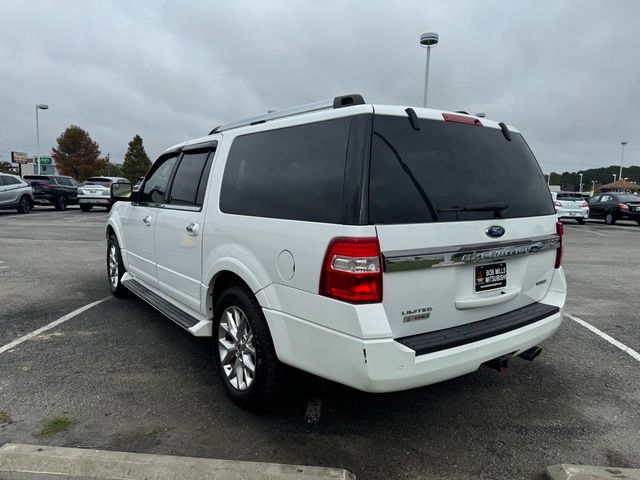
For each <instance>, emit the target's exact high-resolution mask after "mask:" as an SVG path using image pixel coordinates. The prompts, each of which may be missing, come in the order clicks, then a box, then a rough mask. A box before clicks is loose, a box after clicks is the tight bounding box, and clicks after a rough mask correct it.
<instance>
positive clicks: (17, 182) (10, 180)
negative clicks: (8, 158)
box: [0, 177, 20, 185]
mask: <svg viewBox="0 0 640 480" xmlns="http://www.w3.org/2000/svg"><path fill="white" fill-rule="evenodd" d="M3 178H4V184H5V185H20V180H18V179H17V178H13V177H3ZM0 185H1V184H0Z"/></svg>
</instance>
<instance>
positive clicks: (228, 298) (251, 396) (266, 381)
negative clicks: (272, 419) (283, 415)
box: [212, 286, 286, 411]
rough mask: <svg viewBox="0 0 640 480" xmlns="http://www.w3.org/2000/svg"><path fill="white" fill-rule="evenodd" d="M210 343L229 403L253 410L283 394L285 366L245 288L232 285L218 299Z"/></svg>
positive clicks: (255, 301) (250, 293)
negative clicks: (277, 354) (231, 401)
mask: <svg viewBox="0 0 640 480" xmlns="http://www.w3.org/2000/svg"><path fill="white" fill-rule="evenodd" d="M212 344H213V345H212V346H213V356H214V359H215V362H216V368H217V370H218V375H219V377H220V380H221V382H222V384H223V385H224V389H225V391H226V392H227V395H228V396H229V397H230V398H231V400H233V402H235V403H237V404H238V405H240V406H242V407H244V408H246V409H248V410H253V411H256V410H264V409H268V408H269V407H272V406H273V405H274V403H275V402H276V400H278V398H279V397H280V395H281V393H282V391H283V387H284V383H285V382H284V380H285V375H286V370H285V369H286V367H285V366H284V365H283V364H281V363H280V361H279V360H278V357H277V356H276V351H275V348H274V346H273V340H272V338H271V332H269V327H268V325H267V321H266V319H265V317H264V313H263V312H262V307H260V304H259V303H258V301H257V300H256V298H255V296H254V295H253V293H252V292H251V290H249V289H248V288H247V287H244V286H233V287H230V288H228V289H227V290H225V291H224V292H223V293H222V295H221V296H220V299H219V300H218V303H217V305H216V307H215V312H214V315H213V338H212ZM238 353H239V355H238Z"/></svg>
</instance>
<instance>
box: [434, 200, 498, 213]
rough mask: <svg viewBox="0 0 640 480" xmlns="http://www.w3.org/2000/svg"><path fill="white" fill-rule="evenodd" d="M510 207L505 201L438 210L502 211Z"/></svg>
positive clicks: (439, 210) (440, 210)
mask: <svg viewBox="0 0 640 480" xmlns="http://www.w3.org/2000/svg"><path fill="white" fill-rule="evenodd" d="M507 208H509V205H507V204H506V203H504V202H496V203H483V204H479V205H466V206H464V207H452V208H440V209H438V212H501V211H502V210H506V209H507Z"/></svg>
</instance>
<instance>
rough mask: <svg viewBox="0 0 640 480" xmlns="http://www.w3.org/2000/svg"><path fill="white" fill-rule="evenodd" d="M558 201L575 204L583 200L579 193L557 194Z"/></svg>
mask: <svg viewBox="0 0 640 480" xmlns="http://www.w3.org/2000/svg"><path fill="white" fill-rule="evenodd" d="M558 200H567V201H573V202H577V201H579V200H584V197H583V196H582V195H580V194H579V193H558Z"/></svg>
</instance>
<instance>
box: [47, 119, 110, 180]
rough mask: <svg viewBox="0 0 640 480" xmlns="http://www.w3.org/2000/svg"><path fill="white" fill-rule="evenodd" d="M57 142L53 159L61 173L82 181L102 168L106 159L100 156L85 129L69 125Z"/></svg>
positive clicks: (97, 173) (96, 146)
mask: <svg viewBox="0 0 640 480" xmlns="http://www.w3.org/2000/svg"><path fill="white" fill-rule="evenodd" d="M57 142H58V148H54V149H53V159H54V161H55V162H56V168H57V170H58V171H59V172H60V173H61V174H62V175H69V176H71V177H73V178H75V179H76V180H79V181H81V182H82V181H84V180H86V179H87V178H88V177H92V176H94V175H99V174H100V172H102V171H103V170H104V168H105V166H106V164H107V160H105V159H104V158H100V148H98V144H97V143H96V142H94V141H93V140H92V139H91V137H90V136H89V132H87V131H86V130H83V129H82V128H80V127H78V126H77V125H70V126H69V127H67V128H66V129H65V131H64V132H62V135H60V136H59V137H58V139H57Z"/></svg>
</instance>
